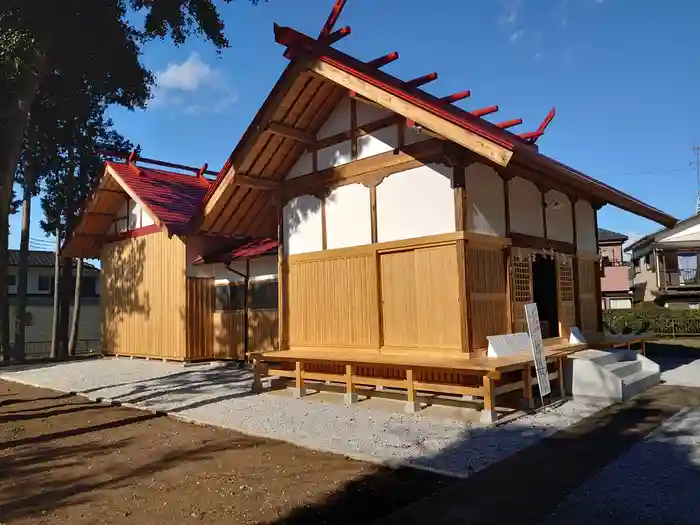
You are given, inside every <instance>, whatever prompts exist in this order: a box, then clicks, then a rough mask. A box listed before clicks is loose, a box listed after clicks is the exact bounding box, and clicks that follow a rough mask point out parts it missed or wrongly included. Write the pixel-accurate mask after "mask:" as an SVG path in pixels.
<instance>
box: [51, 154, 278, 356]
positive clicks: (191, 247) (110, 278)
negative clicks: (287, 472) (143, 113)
mask: <svg viewBox="0 0 700 525" xmlns="http://www.w3.org/2000/svg"><path fill="white" fill-rule="evenodd" d="M148 164H150V165H148ZM160 166H165V167H167V168H169V170H167V171H166V170H164V169H161V167H160ZM173 168H174V169H176V170H177V171H173ZM208 174H210V173H209V172H207V171H206V165H205V166H204V167H202V168H201V169H198V168H188V167H187V166H181V165H176V164H172V163H168V162H161V161H155V160H152V159H138V157H136V156H135V155H131V156H130V157H129V158H128V160H127V161H126V162H111V161H109V162H107V163H106V164H105V169H104V172H103V173H101V174H100V176H99V178H98V180H97V181H96V183H95V187H94V189H93V191H92V192H91V194H90V195H89V197H88V199H87V201H86V202H85V204H84V206H83V209H82V210H81V213H80V215H79V217H78V220H77V221H75V223H74V224H73V225H72V227H71V228H70V230H69V232H68V235H67V239H66V241H65V243H64V245H63V249H62V254H63V255H65V256H71V257H85V258H99V259H100V262H101V265H102V268H101V283H100V284H101V298H100V302H101V309H102V315H101V318H102V330H101V332H102V352H103V353H104V354H112V355H119V356H131V357H137V356H138V357H148V358H159V359H168V360H175V361H195V360H210V359H235V360H243V359H245V358H246V353H247V352H249V351H263V350H270V349H272V348H274V347H275V346H276V345H277V343H276V338H277V324H278V321H277V257H276V252H277V241H276V240H275V239H254V238H250V237H241V236H232V235H226V236H223V235H219V236H213V235H203V234H198V233H197V231H196V229H195V228H194V227H193V226H192V220H193V218H194V217H195V216H196V215H197V213H198V212H199V210H200V209H201V206H202V203H203V202H204V199H205V197H206V196H207V192H208V191H209V190H210V189H211V186H212V181H211V180H209V179H208V178H207V177H206V176H205V175H208Z"/></svg>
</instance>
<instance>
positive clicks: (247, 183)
mask: <svg viewBox="0 0 700 525" xmlns="http://www.w3.org/2000/svg"><path fill="white" fill-rule="evenodd" d="M231 184H234V185H236V186H243V187H246V188H254V189H256V190H265V191H276V190H279V189H280V182H279V181H276V180H271V179H261V178H259V177H250V176H248V175H238V174H236V175H235V176H234V178H233V181H231Z"/></svg>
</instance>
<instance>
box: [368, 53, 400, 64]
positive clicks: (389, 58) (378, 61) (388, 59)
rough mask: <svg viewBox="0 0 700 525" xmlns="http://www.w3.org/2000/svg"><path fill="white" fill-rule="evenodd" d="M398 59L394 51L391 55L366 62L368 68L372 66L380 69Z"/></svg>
mask: <svg viewBox="0 0 700 525" xmlns="http://www.w3.org/2000/svg"><path fill="white" fill-rule="evenodd" d="M398 59H399V54H398V52H396V51H394V52H392V53H389V54H388V55H384V56H381V57H377V58H374V59H372V60H370V61H368V62H367V64H368V65H370V66H374V67H382V66H386V65H387V64H391V63H392V62H394V61H396V60H398Z"/></svg>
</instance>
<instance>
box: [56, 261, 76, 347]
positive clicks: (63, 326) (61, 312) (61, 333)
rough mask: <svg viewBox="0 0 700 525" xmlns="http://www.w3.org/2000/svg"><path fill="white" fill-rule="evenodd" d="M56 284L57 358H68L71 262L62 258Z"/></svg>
mask: <svg viewBox="0 0 700 525" xmlns="http://www.w3.org/2000/svg"><path fill="white" fill-rule="evenodd" d="M62 262H63V264H61V275H60V278H59V282H58V357H59V358H62V359H65V358H66V357H68V335H69V334H68V325H69V324H70V300H71V293H70V292H71V289H70V288H71V286H70V285H71V281H72V280H73V260H72V259H70V258H66V257H64V258H63V261H62Z"/></svg>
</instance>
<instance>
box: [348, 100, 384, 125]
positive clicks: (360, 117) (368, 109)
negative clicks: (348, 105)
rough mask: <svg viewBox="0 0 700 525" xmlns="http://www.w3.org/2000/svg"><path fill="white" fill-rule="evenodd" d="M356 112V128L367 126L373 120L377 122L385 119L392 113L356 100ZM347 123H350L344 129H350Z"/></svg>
mask: <svg viewBox="0 0 700 525" xmlns="http://www.w3.org/2000/svg"><path fill="white" fill-rule="evenodd" d="M356 110H357V125H358V126H363V125H365V124H369V123H370V122H374V121H375V120H379V119H382V118H386V117H388V116H389V115H393V112H392V111H390V110H388V109H384V108H378V107H377V106H375V105H373V104H367V103H365V102H362V101H360V100H358V101H357V103H356ZM349 122H350V121H349V120H348V127H347V128H346V129H350V123H349Z"/></svg>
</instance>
